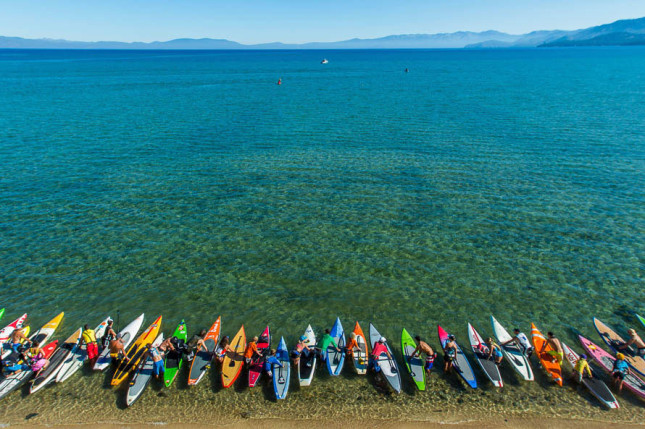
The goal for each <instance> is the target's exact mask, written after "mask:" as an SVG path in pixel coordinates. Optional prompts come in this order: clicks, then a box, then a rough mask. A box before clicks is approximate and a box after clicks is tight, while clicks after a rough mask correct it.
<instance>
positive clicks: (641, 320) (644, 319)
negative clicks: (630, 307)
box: [636, 314, 645, 326]
mask: <svg viewBox="0 0 645 429" xmlns="http://www.w3.org/2000/svg"><path fill="white" fill-rule="evenodd" d="M636 318H637V319H638V320H640V322H641V324H642V325H643V326H645V317H642V316H639V315H638V314H637V315H636Z"/></svg>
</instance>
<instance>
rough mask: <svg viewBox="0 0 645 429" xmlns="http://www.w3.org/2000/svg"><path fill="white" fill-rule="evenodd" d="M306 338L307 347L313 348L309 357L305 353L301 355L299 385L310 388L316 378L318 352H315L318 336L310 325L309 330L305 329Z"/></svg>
mask: <svg viewBox="0 0 645 429" xmlns="http://www.w3.org/2000/svg"><path fill="white" fill-rule="evenodd" d="M304 336H305V337H307V339H306V340H305V343H306V344H307V346H309V347H310V348H312V350H311V352H310V353H309V356H305V354H304V353H302V354H301V355H300V359H299V360H298V383H299V384H300V386H309V385H311V381H312V380H313V378H314V373H315V371H316V360H317V358H316V352H315V350H313V348H314V347H316V334H315V333H314V330H313V328H312V327H311V325H308V326H307V329H305V334H304Z"/></svg>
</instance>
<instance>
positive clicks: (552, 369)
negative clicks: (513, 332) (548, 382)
mask: <svg viewBox="0 0 645 429" xmlns="http://www.w3.org/2000/svg"><path fill="white" fill-rule="evenodd" d="M531 337H532V340H533V347H535V355H536V356H537V358H538V359H539V361H540V364H541V365H542V368H544V370H545V371H546V373H547V374H548V375H549V376H550V377H551V378H552V379H553V381H555V382H556V383H557V385H558V386H561V387H562V368H561V367H560V364H559V363H558V362H557V361H556V362H553V360H554V357H553V356H551V355H550V354H548V352H549V351H552V350H553V348H552V347H551V346H550V345H549V344H548V343H547V341H546V338H545V337H544V335H542V333H541V332H540V331H539V330H538V328H537V327H536V326H535V325H534V324H533V323H531ZM545 344H546V348H545V349H544V351H543V352H540V350H542V347H543V346H544V345H545Z"/></svg>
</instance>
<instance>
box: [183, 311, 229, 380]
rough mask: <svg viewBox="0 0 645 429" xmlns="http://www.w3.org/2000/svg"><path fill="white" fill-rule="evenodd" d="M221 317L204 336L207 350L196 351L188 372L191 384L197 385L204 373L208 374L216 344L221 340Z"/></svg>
mask: <svg viewBox="0 0 645 429" xmlns="http://www.w3.org/2000/svg"><path fill="white" fill-rule="evenodd" d="M221 319H222V317H221V316H220V317H218V318H217V320H216V321H215V323H213V326H211V328H210V329H209V330H208V332H207V333H206V336H205V337H204V345H205V346H206V350H200V351H198V352H197V353H195V357H194V358H193V361H192V363H191V364H190V372H189V374H188V385H189V386H195V385H197V383H199V382H200V380H201V379H202V377H203V376H204V374H206V370H207V369H208V368H209V367H210V364H211V361H212V360H213V353H214V352H215V346H216V345H217V342H218V341H219V332H220V326H221V325H220V323H221Z"/></svg>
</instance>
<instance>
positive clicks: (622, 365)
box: [611, 353, 630, 394]
mask: <svg viewBox="0 0 645 429" xmlns="http://www.w3.org/2000/svg"><path fill="white" fill-rule="evenodd" d="M629 374H630V371H629V364H628V363H627V362H625V355H624V354H622V353H616V360H615V361H614V368H613V369H612V371H611V378H613V379H614V386H615V387H616V388H617V389H618V394H620V393H621V392H622V391H623V380H625V377H627V376H628V375H629Z"/></svg>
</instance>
